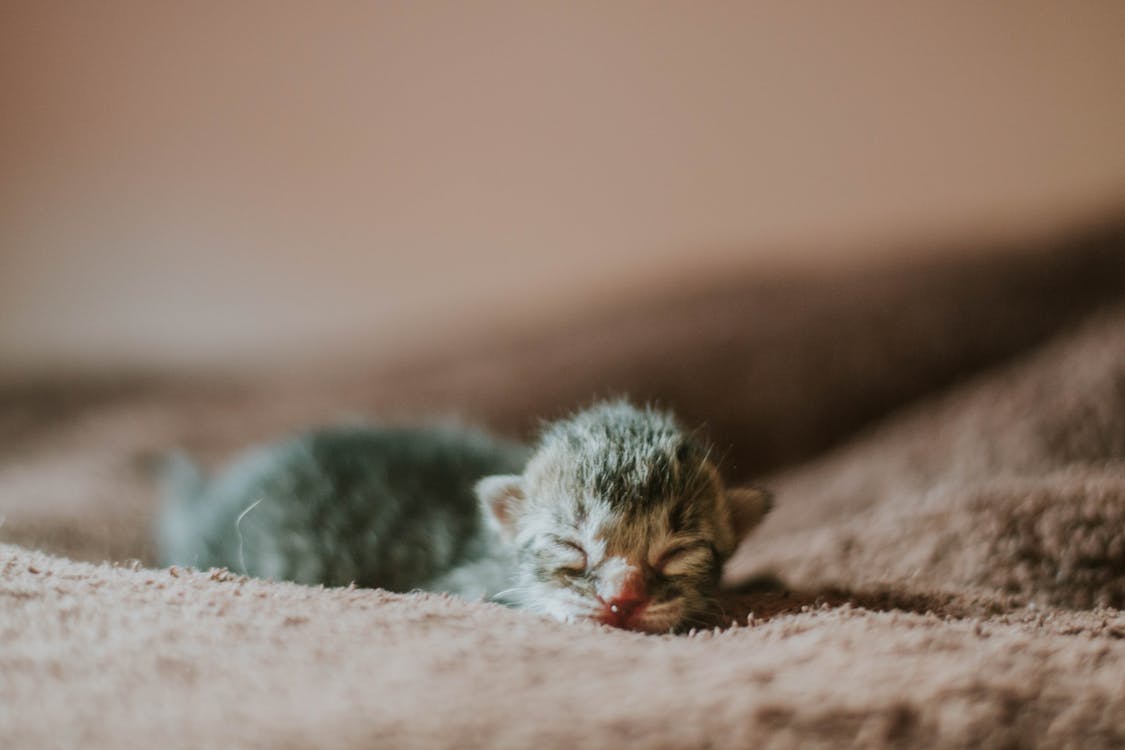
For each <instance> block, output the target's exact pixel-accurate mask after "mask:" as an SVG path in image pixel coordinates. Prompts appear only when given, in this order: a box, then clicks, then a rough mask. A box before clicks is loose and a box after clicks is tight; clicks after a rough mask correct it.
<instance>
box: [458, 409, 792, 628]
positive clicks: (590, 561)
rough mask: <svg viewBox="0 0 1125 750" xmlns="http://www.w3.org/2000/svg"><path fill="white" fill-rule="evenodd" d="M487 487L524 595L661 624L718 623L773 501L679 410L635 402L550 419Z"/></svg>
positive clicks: (486, 504)
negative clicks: (730, 484) (725, 576)
mask: <svg viewBox="0 0 1125 750" xmlns="http://www.w3.org/2000/svg"><path fill="white" fill-rule="evenodd" d="M477 494H478V496H479V497H480V500H481V504H482V507H483V509H484V515H485V517H486V518H487V519H488V520H489V522H490V523H491V525H492V527H493V528H494V529H495V530H496V531H497V532H498V533H499V535H500V537H501V538H502V539H504V540H505V541H506V542H508V543H510V544H511V545H513V547H514V549H515V550H516V554H517V558H518V565H519V581H518V584H519V587H518V589H516V593H517V597H518V602H519V604H520V605H521V606H524V607H528V608H531V609H536V610H538V611H541V612H544V613H546V614H548V615H551V616H553V617H555V618H557V619H560V620H564V621H572V620H594V621H598V622H602V623H606V624H608V625H613V626H616V627H621V628H628V629H631V630H641V631H646V632H651V633H659V632H668V631H670V630H677V629H682V628H687V627H691V626H692V625H704V624H707V620H706V618H707V617H708V616H709V615H710V614H711V611H712V608H713V606H714V602H715V596H716V593H717V590H718V585H719V578H720V575H721V574H722V567H723V563H725V562H726V560H727V558H729V557H730V555H731V554H732V553H733V552H734V550H735V547H737V546H738V543H739V541H741V539H742V538H743V536H745V535H746V534H747V533H749V531H750V530H751V529H753V528H754V526H756V525H757V524H758V522H759V521H761V519H762V517H763V516H764V515H765V514H766V513H767V512H768V511H769V508H770V504H771V503H770V497H769V495H768V493H766V492H764V491H762V490H759V489H754V488H746V489H727V488H725V487H724V486H723V483H722V481H721V480H720V479H719V474H718V471H717V470H716V468H715V465H714V464H713V463H712V462H711V461H710V459H709V449H708V448H707V446H705V445H704V444H702V443H701V442H699V441H698V440H697V439H696V438H695V437H693V436H692V435H689V434H687V433H685V432H684V431H683V430H682V429H681V428H680V427H679V425H677V424H676V422H675V420H674V419H673V418H672V417H671V416H670V415H668V414H666V413H663V412H660V411H655V410H653V409H651V408H645V409H638V408H635V407H633V406H630V405H629V404H627V403H624V402H612V403H605V404H599V405H597V406H594V407H592V408H590V409H587V410H585V411H582V412H579V413H578V414H576V415H574V416H573V417H571V418H569V419H566V420H563V421H561V422H557V423H555V424H553V425H551V426H550V427H549V428H548V429H547V430H546V431H545V432H544V433H543V436H542V438H541V439H540V441H539V444H538V446H537V449H536V451H535V453H534V455H533V456H532V458H531V460H530V461H529V463H528V465H527V468H526V469H525V471H524V473H523V474H522V475H513V476H494V477H487V478H485V479H483V480H481V481H480V482H479V483H478V485H477Z"/></svg>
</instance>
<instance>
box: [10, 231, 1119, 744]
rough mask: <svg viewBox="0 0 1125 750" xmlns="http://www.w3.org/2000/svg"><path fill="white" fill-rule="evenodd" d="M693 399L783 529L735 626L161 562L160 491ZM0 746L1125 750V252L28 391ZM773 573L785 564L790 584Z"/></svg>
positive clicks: (959, 257) (772, 535) (790, 286)
mask: <svg viewBox="0 0 1125 750" xmlns="http://www.w3.org/2000/svg"><path fill="white" fill-rule="evenodd" d="M616 393H627V394H629V395H631V396H633V397H635V398H638V399H653V400H657V401H659V402H660V403H662V404H664V405H666V406H670V407H672V408H673V409H675V410H676V411H677V412H678V413H680V414H681V416H682V417H683V419H684V421H685V422H687V423H689V424H692V425H696V424H699V425H702V426H703V427H704V429H706V430H707V432H708V433H709V434H710V435H711V436H712V437H713V438H714V439H715V440H716V441H717V442H718V444H719V446H720V447H721V448H722V449H723V450H724V451H726V453H725V455H724V461H723V470H724V472H725V473H726V474H727V475H728V476H729V477H730V478H732V479H735V480H741V479H746V478H755V479H757V480H759V481H763V482H764V483H766V484H767V485H769V486H771V487H772V488H773V489H774V490H775V491H776V493H777V500H778V503H777V508H776V510H775V512H774V513H773V514H772V515H771V517H770V518H769V519H768V520H767V521H766V523H764V524H763V525H762V527H761V528H760V529H759V530H758V531H757V532H756V533H755V534H754V535H753V536H752V537H751V538H750V539H749V540H748V541H747V542H746V544H744V545H743V547H742V548H741V549H740V551H739V553H738V554H737V555H736V557H735V558H734V559H733V560H732V562H731V564H730V566H729V567H728V571H727V583H728V592H727V593H726V594H725V595H724V598H723V600H722V602H721V604H722V610H723V612H722V616H721V617H720V618H717V619H716V621H715V623H714V626H713V627H709V628H704V629H701V630H697V631H693V632H691V633H690V634H687V635H681V636H672V635H665V636H649V635H642V634H638V633H631V632H625V631H619V630H613V629H610V628H606V627H604V626H598V625H592V624H579V625H564V624H560V623H556V622H552V621H549V620H545V619H542V618H540V617H538V616H535V615H532V614H529V613H526V612H521V611H517V610H509V609H504V608H502V607H499V606H497V605H493V604H487V603H473V602H466V601H461V600H458V599H455V598H452V597H448V596H439V595H433V594H423V593H416V594H392V593H389V592H385V591H379V590H364V589H359V588H355V587H348V588H338V589H325V588H320V587H303V586H297V585H294V584H289V583H281V582H271V581H263V580H255V579H250V578H247V577H245V576H242V575H239V573H238V572H237V571H229V570H208V571H197V570H191V569H182V568H170V569H157V568H155V567H152V547H151V541H150V539H151V534H150V526H151V520H152V512H153V506H154V495H155V491H154V488H153V486H152V484H151V482H150V481H149V479H148V478H147V474H146V472H145V470H144V469H145V466H146V465H147V464H148V463H149V462H150V461H151V458H152V457H153V456H154V455H158V454H160V453H162V452H164V451H167V450H169V449H171V448H174V447H175V448H181V449H185V450H187V451H189V452H191V453H193V454H195V455H197V456H200V457H201V459H202V460H203V461H204V462H205V463H208V464H211V465H215V464H218V463H221V462H222V461H224V460H226V459H228V458H229V457H230V456H231V455H232V454H234V453H235V452H237V451H238V450H239V449H241V448H243V447H245V446H246V445H249V444H252V443H253V442H256V441H258V440H262V439H265V438H269V437H276V436H278V435H279V434H282V433H284V432H286V431H289V430H292V429H295V428H298V427H300V426H303V425H307V424H310V423H315V422H325V421H332V420H335V419H341V418H348V417H350V416H353V415H356V414H362V415H368V416H375V417H377V418H380V419H384V420H387V421H398V420H401V421H416V420H418V419H432V418H437V417H447V416H448V415H450V414H456V415H457V416H459V417H460V418H463V419H469V420H473V421H476V422H481V423H484V424H486V425H489V426H491V427H493V428H494V429H497V430H499V431H502V432H507V433H510V434H513V435H522V436H526V435H528V434H529V433H530V432H531V431H533V430H534V429H535V425H536V423H537V421H536V420H538V419H540V418H545V417H552V416H556V415H558V414H560V413H563V412H565V411H567V410H569V409H572V408H574V407H575V406H578V405H581V404H582V403H585V402H588V401H589V400H591V399H592V398H594V397H596V396H599V395H609V394H616ZM0 514H2V515H3V520H0V746H3V747H12V748H17V747H18V748H24V747H27V748H41V747H42V748H46V747H78V746H81V747H92V748H98V747H114V748H118V747H122V748H129V747H144V748H148V747H185V748H189V747H190V748H194V747H270V748H276V747H280V748H288V747H293V748H296V747H313V746H315V747H340V748H351V747H403V748H412V747H418V748H423V747H426V748H429V747H459V748H461V747H468V748H472V747H501V748H506V747H511V748H528V747H606V746H614V745H629V746H635V747H653V748H688V747H691V748H694V747H711V748H746V747H833V748H836V747H847V746H862V747H918V746H925V745H929V746H938V747H960V746H973V747H978V746H979V747H1012V746H1043V747H1094V748H1096V747H1106V748H1109V747H1120V746H1122V745H1125V678H1123V677H1122V675H1125V612H1123V611H1122V608H1123V607H1125V231H1123V230H1122V229H1121V228H1120V227H1114V226H1110V227H1103V228H1101V229H1099V230H1097V231H1093V232H1088V233H1084V234H1082V235H1076V236H1070V237H1064V238H1061V239H1055V240H1054V241H1052V242H1047V243H1044V244H1043V245H1042V246H1037V247H1017V248H1000V249H993V250H992V251H991V252H987V253H979V254H972V253H960V254H945V255H940V256H934V257H933V258H931V259H929V260H919V261H913V262H911V263H893V262H890V261H884V262H883V263H882V264H871V263H867V264H865V265H862V266H856V267H855V268H850V269H844V270H843V271H836V272H833V273H805V274H800V275H790V276H778V275H773V276H768V277H762V276H757V275H755V276H751V277H749V278H746V279H734V280H731V279H726V280H723V281H719V282H715V283H711V284H708V283H699V284H696V285H694V286H692V287H691V288H690V289H688V290H687V291H684V288H682V287H681V288H678V289H677V290H676V293H670V292H669V291H668V290H655V291H654V292H653V293H652V295H651V296H649V297H644V298H638V299H634V300H628V301H626V302H625V303H623V305H622V307H621V308H620V309H618V310H616V311H602V312H599V313H596V314H591V315H589V316H585V317H583V316H578V317H577V318H576V319H575V320H573V321H571V322H569V323H566V324H560V325H559V326H557V327H555V328H553V329H550V330H542V331H538V332H532V333H529V334H527V335H526V336H524V337H522V338H518V337H517V338H515V339H508V340H503V341H495V340H490V339H488V337H487V336H486V335H484V334H482V337H481V339H480V340H478V341H473V342H462V343H460V344H458V345H457V346H446V347H440V348H438V347H435V350H434V351H433V352H432V353H430V354H428V355H427V356H425V357H420V356H419V357H415V358H413V359H411V360H409V361H387V360H385V359H383V360H380V359H379V357H378V356H377V354H375V355H373V356H372V358H371V364H370V366H369V367H366V368H358V369H356V368H349V369H348V371H347V372H331V371H329V372H322V373H317V374H314V375H310V374H307V373H302V374H296V373H288V374H287V373H278V372H272V373H269V374H268V375H266V374H263V375H262V376H260V377H256V378H242V379H213V380H199V379H182V378H176V377H174V376H156V375H143V374H141V375H138V374H129V373H123V374H119V375H112V376H110V375H103V376H101V377H99V378H75V377H69V378H63V377H58V378H51V379H44V378H36V379H24V380H13V381H9V382H7V383H5V384H4V385H3V386H0ZM763 574H769V576H768V577H764V576H763Z"/></svg>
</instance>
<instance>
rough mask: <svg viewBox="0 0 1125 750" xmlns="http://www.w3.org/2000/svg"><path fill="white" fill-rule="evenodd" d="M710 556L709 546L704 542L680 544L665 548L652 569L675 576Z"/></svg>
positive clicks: (701, 540)
mask: <svg viewBox="0 0 1125 750" xmlns="http://www.w3.org/2000/svg"><path fill="white" fill-rule="evenodd" d="M710 555H711V544H710V542H707V541H706V540H703V539H697V540H694V541H690V542H681V543H677V544H673V545H671V546H669V547H666V548H665V549H664V551H663V552H661V553H660V556H659V557H657V558H656V562H655V563H654V564H653V566H652V567H653V568H654V569H655V570H656V571H657V572H658V573H662V574H664V575H677V574H679V573H683V572H684V571H686V570H687V569H689V568H691V567H692V566H693V565H694V564H696V563H699V562H702V561H703V559H704V558H705V557H710Z"/></svg>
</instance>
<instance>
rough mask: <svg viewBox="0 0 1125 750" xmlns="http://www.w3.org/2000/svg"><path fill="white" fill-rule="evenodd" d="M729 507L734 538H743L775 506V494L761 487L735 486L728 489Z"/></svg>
mask: <svg viewBox="0 0 1125 750" xmlns="http://www.w3.org/2000/svg"><path fill="white" fill-rule="evenodd" d="M727 508H728V509H729V511H730V525H731V530H732V531H733V532H734V538H735V539H742V538H743V537H745V536H746V535H747V534H749V533H750V532H751V531H753V530H754V527H755V526H757V525H758V524H760V523H761V522H762V519H763V518H765V517H766V514H767V513H769V512H770V510H771V509H772V508H773V495H772V494H771V493H770V492H768V491H767V490H764V489H762V488H761V487H734V488H731V489H728V490H727Z"/></svg>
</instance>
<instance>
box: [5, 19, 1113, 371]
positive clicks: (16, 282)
mask: <svg viewBox="0 0 1125 750" xmlns="http://www.w3.org/2000/svg"><path fill="white" fill-rule="evenodd" d="M1123 39H1125V3H1121V2H1113V1H1107V2H1070V3H1062V2H1055V1H1047V2H1043V1H1039V0H1026V1H1024V2H1010V3H1009V2H1003V3H987V4H986V3H975V2H947V3H928V4H909V5H906V4H899V3H892V2H881V3H872V2H853V3H848V4H846V5H844V4H839V5H829V4H823V3H665V4H655V3H641V2H613V3H605V2H570V3H493V2H473V3H457V2H450V3H443V2H424V3H413V2H402V3H392V2H380V3H355V2H331V3H312V2H304V3H286V2H238V3H230V2H200V3H173V2H151V1H149V0H146V1H143V2H128V1H121V0H111V1H108V2H98V3H81V2H53V1H44V0H31V1H28V2H23V1H21V0H6V1H5V2H3V3H2V4H0V102H2V103H0V107H2V113H3V116H2V118H0V373H28V372H32V373H34V372H45V371H49V372H60V371H67V372H73V371H101V370H117V369H123V368H125V369H127V368H139V369H143V370H149V371H176V372H186V371H191V372H225V371H239V370H245V369H248V368H254V367H260V366H262V365H271V366H273V365H278V364H286V365H289V366H294V367H302V368H308V367H315V366H316V365H317V364H318V363H321V362H324V361H329V360H330V361H333V362H341V361H347V360H349V358H351V359H356V360H357V361H358V360H359V359H362V358H367V357H369V356H372V355H374V354H376V353H380V354H384V355H385V354H388V353H395V352H406V351H411V350H415V349H417V348H419V347H421V348H424V347H426V346H429V345H431V344H432V343H433V342H435V341H441V340H446V339H453V338H456V337H459V336H461V335H462V334H464V333H466V332H471V331H478V330H487V331H491V332H497V331H499V332H504V331H513V332H515V331H521V330H523V331H526V330H532V329H534V327H535V326H538V325H542V324H545V323H547V322H549V321H557V320H564V319H566V318H567V317H568V316H570V315H573V314H575V313H576V311H580V310H581V311H584V310H587V309H600V308H603V307H606V306H612V305H613V304H615V303H618V302H619V301H620V300H621V299H622V298H628V297H629V295H632V294H637V293H639V290H642V291H643V290H660V289H674V288H675V287H677V286H678V285H682V284H684V283H686V281H685V280H687V279H689V278H690V279H702V278H712V277H721V276H723V275H724V274H728V273H738V274H741V275H745V274H747V273H757V272H759V271H762V272H766V271H767V270H768V271H773V270H777V269H809V268H815V269H823V268H832V267H833V265H834V264H839V263H841V262H844V261H846V262H848V263H854V262H855V260H856V259H857V258H860V259H862V258H865V257H871V258H872V259H877V258H881V257H884V256H886V255H888V254H890V255H896V256H900V255H904V254H909V253H912V252H930V251H932V248H935V247H943V248H957V247H964V248H970V247H974V248H975V247H979V245H980V243H979V242H978V240H979V239H980V238H991V239H1005V238H1007V239H1012V238H1014V239H1017V240H1018V239H1020V238H1028V237H1034V236H1040V235H1043V234H1045V233H1050V232H1055V231H1059V230H1060V229H1065V228H1067V227H1071V226H1076V225H1082V224H1083V223H1085V222H1089V221H1096V220H1099V219H1101V218H1103V217H1105V216H1113V215H1119V214H1120V212H1121V209H1122V208H1123V207H1125V137H1123V136H1125V44H1123V43H1122V40H1123ZM969 239H971V240H973V242H968V240H969ZM908 248H914V249H913V250H911V249H908ZM950 252H953V250H950Z"/></svg>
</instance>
